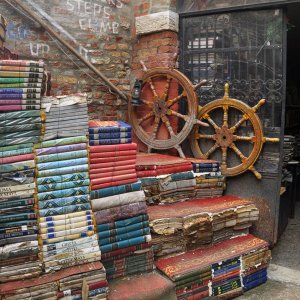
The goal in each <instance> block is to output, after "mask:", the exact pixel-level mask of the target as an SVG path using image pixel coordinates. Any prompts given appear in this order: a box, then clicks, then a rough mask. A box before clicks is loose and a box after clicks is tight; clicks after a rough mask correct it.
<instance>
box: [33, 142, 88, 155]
mask: <svg viewBox="0 0 300 300" xmlns="http://www.w3.org/2000/svg"><path fill="white" fill-rule="evenodd" d="M86 147H87V145H86V143H78V144H77V143H76V144H72V145H64V146H52V147H51V146H50V147H45V148H40V149H35V153H36V155H37V156H41V155H50V154H57V153H64V152H72V151H80V150H86Z"/></svg>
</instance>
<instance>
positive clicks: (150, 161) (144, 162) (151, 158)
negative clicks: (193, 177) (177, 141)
mask: <svg viewBox="0 0 300 300" xmlns="http://www.w3.org/2000/svg"><path fill="white" fill-rule="evenodd" d="M186 163H187V160H186V159H185V158H181V157H178V156H172V155H164V154H158V153H138V155H137V162H136V165H137V166H165V165H181V164H186Z"/></svg>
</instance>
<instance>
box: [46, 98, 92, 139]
mask: <svg viewBox="0 0 300 300" xmlns="http://www.w3.org/2000/svg"><path fill="white" fill-rule="evenodd" d="M42 108H43V111H44V113H45V115H46V122H45V135H44V140H51V139H57V138H64V137H72V136H80V135H85V134H87V133H88V108H87V96H86V94H75V95H67V96H57V97H50V96H49V97H43V98H42Z"/></svg>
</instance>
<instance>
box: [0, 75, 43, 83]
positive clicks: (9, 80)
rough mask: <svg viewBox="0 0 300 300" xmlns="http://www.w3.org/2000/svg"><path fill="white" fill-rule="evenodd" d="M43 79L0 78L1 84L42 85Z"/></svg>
mask: <svg viewBox="0 0 300 300" xmlns="http://www.w3.org/2000/svg"><path fill="white" fill-rule="evenodd" d="M42 80H43V79H42V77H41V78H20V77H19V76H17V77H3V76H1V77H0V83H5V84H12V83H40V84H41V83H42Z"/></svg>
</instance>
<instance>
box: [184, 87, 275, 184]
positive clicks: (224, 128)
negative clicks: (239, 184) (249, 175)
mask: <svg viewBox="0 0 300 300" xmlns="http://www.w3.org/2000/svg"><path fill="white" fill-rule="evenodd" d="M264 104H265V99H261V100H260V101H259V102H258V103H257V104H256V105H255V106H254V107H250V106H248V105H247V104H245V103H244V102H242V101H239V100H236V99H233V98H230V97H229V84H228V83H226V84H225V93H224V97H223V98H221V99H217V100H214V101H212V102H210V103H208V104H206V105H205V106H203V107H200V108H199V113H198V119H199V120H200V121H202V120H206V121H207V122H208V123H209V124H210V126H212V131H213V132H214V133H213V134H202V133H199V126H198V125H195V126H194V128H193V130H192V132H191V135H190V144H191V149H192V152H193V154H194V156H195V157H197V158H203V159H208V158H209V157H210V156H211V155H212V154H213V153H214V152H215V151H216V150H217V149H218V148H219V149H220V150H221V171H222V173H223V174H224V175H226V176H236V175H239V174H242V173H244V172H246V171H247V170H250V171H252V172H253V173H254V175H255V176H256V178H257V179H261V178H262V176H261V174H260V173H259V172H258V171H257V170H256V169H255V167H254V164H255V162H256V160H257V159H258V157H259V155H260V153H261V150H262V147H263V144H264V143H265V142H272V143H277V142H279V139H278V138H267V137H264V135H263V129H262V124H261V122H260V119H259V117H258V116H257V114H256V112H257V110H258V109H259V108H260V107H261V106H262V105H264ZM215 110H221V112H222V110H223V118H222V124H221V125H217V123H216V122H215V121H214V120H213V119H212V117H211V115H212V114H213V111H215ZM229 110H230V111H231V110H237V111H239V112H240V113H241V114H242V117H241V118H240V119H239V120H238V121H237V122H236V123H235V124H234V125H233V126H229V124H228V118H229ZM246 121H248V124H250V126H251V127H252V132H253V135H252V136H243V135H239V134H238V128H239V127H240V126H241V125H242V124H243V123H244V122H246ZM207 140H210V141H212V145H213V146H212V147H211V148H209V149H208V150H207V151H206V152H204V151H203V150H201V149H202V146H203V144H204V143H206V142H207ZM239 141H242V142H248V143H252V150H251V151H250V154H249V155H248V156H245V155H244V154H243V153H242V151H241V150H240V149H239V148H238V147H237V142H239ZM229 149H231V150H232V151H233V152H234V153H235V154H236V155H237V157H238V158H239V159H240V161H241V163H240V164H238V165H236V166H232V167H229V166H228V150H229Z"/></svg>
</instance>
